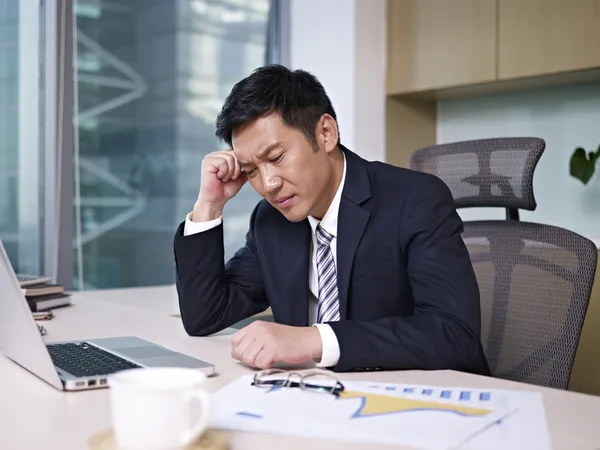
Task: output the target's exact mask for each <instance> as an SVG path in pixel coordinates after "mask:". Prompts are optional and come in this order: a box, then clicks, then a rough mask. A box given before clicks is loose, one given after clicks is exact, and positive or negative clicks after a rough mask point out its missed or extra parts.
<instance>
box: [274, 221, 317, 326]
mask: <svg viewBox="0 0 600 450" xmlns="http://www.w3.org/2000/svg"><path fill="white" fill-rule="evenodd" d="M310 246H311V230H310V224H309V223H308V220H304V221H302V222H295V223H293V222H290V223H289V224H288V227H287V228H286V230H285V231H284V232H283V233H282V235H281V240H280V242H279V250H280V252H281V253H280V259H279V261H280V264H282V266H281V267H280V270H278V272H279V273H281V274H282V279H283V283H284V284H283V286H284V289H285V291H284V292H285V294H284V295H286V297H287V298H286V299H285V302H286V304H288V305H289V308H290V311H289V318H290V325H294V326H300V327H305V326H308V301H309V286H308V268H309V264H310Z"/></svg>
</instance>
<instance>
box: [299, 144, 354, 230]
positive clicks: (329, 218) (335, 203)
mask: <svg viewBox="0 0 600 450" xmlns="http://www.w3.org/2000/svg"><path fill="white" fill-rule="evenodd" d="M342 155H343V156H344V171H343V172H342V180H341V181H340V185H339V186H338V188H337V191H336V193H335V196H334V197H333V200H332V201H331V204H330V205H329V208H328V209H327V212H326V213H325V215H324V216H323V219H322V220H319V219H316V218H314V217H313V216H308V221H309V222H310V226H311V228H312V231H313V233H316V232H317V225H319V224H321V227H322V228H323V229H324V230H325V231H327V232H328V233H329V234H330V235H332V236H334V237H335V236H337V228H338V227H337V224H338V212H339V210H340V201H341V199H342V191H343V190H344V181H345V180H346V155H345V154H344V152H342Z"/></svg>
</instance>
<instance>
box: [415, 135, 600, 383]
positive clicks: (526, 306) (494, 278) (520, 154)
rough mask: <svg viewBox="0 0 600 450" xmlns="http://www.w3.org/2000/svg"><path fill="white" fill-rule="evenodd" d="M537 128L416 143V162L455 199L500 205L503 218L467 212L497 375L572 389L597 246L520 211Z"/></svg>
mask: <svg viewBox="0 0 600 450" xmlns="http://www.w3.org/2000/svg"><path fill="white" fill-rule="evenodd" d="M544 149H545V143H544V141H543V140H541V139H537V138H499V139H484V140H473V141H466V142H458V143H450V144H442V145H435V146H430V147H427V148H423V149H419V150H417V151H416V152H415V153H414V154H413V155H412V157H411V159H410V163H409V167H410V168H412V169H414V170H419V171H423V172H428V173H432V174H435V175H437V176H438V177H439V178H441V179H442V180H443V181H445V182H446V183H447V184H448V186H449V188H450V190H451V192H452V195H453V196H454V199H455V204H456V207H457V208H470V207H500V208H504V209H505V210H506V212H507V213H506V220H478V221H465V222H464V232H463V234H462V236H463V240H464V242H465V244H466V246H467V249H468V251H469V254H470V257H471V261H472V263H473V267H474V269H475V274H476V276H477V281H478V284H479V290H480V295H481V314H482V321H481V340H482V344H483V347H484V351H485V354H486V357H487V359H488V363H489V365H490V369H491V371H492V375H493V376H494V377H497V378H504V379H509V380H514V381H521V382H527V383H531V384H535V385H539V386H547V387H553V388H558V389H567V388H568V384H569V379H570V376H571V370H572V368H573V362H574V359H575V354H576V352H577V346H578V344H579V338H580V335H581V329H582V327H583V323H584V319H585V315H586V312H587V307H588V303H589V299H590V294H591V290H592V284H593V281H594V275H595V272H596V264H597V258H598V249H597V248H596V245H595V244H594V243H593V242H592V241H591V240H589V239H587V238H585V237H583V236H581V235H579V234H577V233H574V232H572V231H570V230H566V229H563V228H560V227H556V226H551V225H546V224H540V223H530V222H524V221H521V220H520V218H519V210H520V209H522V210H529V211H533V210H535V208H536V206H537V204H536V200H535V197H534V194H533V173H534V170H535V167H536V165H537V163H538V161H539V159H540V157H541V155H542V152H543V151H544Z"/></svg>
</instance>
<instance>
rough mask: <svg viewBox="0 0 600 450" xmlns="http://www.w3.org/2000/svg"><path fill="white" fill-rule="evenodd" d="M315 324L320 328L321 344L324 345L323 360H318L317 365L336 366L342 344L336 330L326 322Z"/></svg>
mask: <svg viewBox="0 0 600 450" xmlns="http://www.w3.org/2000/svg"><path fill="white" fill-rule="evenodd" d="M313 326H315V327H317V329H318V330H319V334H320V335H321V344H322V346H323V353H322V354H321V361H318V362H316V366H317V367H331V366H335V365H336V364H337V363H338V361H339V359H340V344H339V342H338V339H337V336H336V335H335V332H334V331H333V329H332V328H331V327H330V326H329V325H326V324H315V325H313Z"/></svg>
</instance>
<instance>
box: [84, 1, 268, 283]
mask: <svg viewBox="0 0 600 450" xmlns="http://www.w3.org/2000/svg"><path fill="white" fill-rule="evenodd" d="M270 3H271V2H270V1H269V0H244V1H241V0H211V1H208V0H182V1H172V0H127V1H117V0H112V1H108V0H95V1H93V2H92V1H83V0H81V1H79V2H77V4H76V7H75V14H76V41H77V46H76V48H77V52H76V56H75V58H76V61H75V64H76V74H77V78H76V81H75V87H76V91H77V92H76V93H77V97H76V106H77V108H78V122H77V127H76V131H77V133H76V142H75V146H74V152H75V158H74V161H75V162H76V163H75V164H74V166H75V167H74V182H75V183H74V184H75V190H74V223H75V227H74V234H75V235H74V261H75V263H74V264H75V267H74V278H75V283H74V287H75V288H83V289H91V288H116V287H129V286H148V285H158V284H168V283H173V282H174V262H173V248H172V242H173V236H174V233H175V230H176V228H177V226H178V224H179V223H180V222H181V221H183V220H184V219H185V216H186V214H187V213H188V212H189V211H190V210H191V208H192V207H193V204H194V201H195V199H196V197H197V194H198V187H199V183H200V166H201V161H202V158H203V157H204V156H205V155H206V154H207V153H210V152H212V151H215V150H219V149H221V148H223V145H222V144H221V143H219V142H218V141H217V140H216V138H215V137H214V131H215V126H214V122H215V118H216V115H217V113H218V111H219V110H220V108H221V105H222V103H223V101H224V99H225V97H226V95H227V94H228V93H229V91H230V89H231V87H232V86H233V84H234V83H235V82H237V81H238V80H239V79H241V78H243V77H244V76H246V75H248V74H249V73H250V72H251V71H252V70H253V69H254V68H256V67H259V66H261V65H263V64H264V63H265V57H266V54H267V45H266V44H267V25H268V22H269V21H268V18H269V11H270ZM77 161H78V163H77ZM258 200H259V198H258V196H257V194H255V193H254V191H253V190H252V189H251V187H250V186H249V185H247V186H245V187H244V189H243V190H242V192H241V193H240V194H239V195H238V196H237V197H236V198H235V199H234V200H233V201H231V202H230V204H228V206H227V207H226V211H225V221H224V225H225V236H226V241H225V249H226V258H229V257H230V256H231V255H232V254H233V253H234V252H235V251H236V250H237V249H238V248H239V247H241V246H242V245H243V243H244V240H245V232H246V230H247V228H248V219H249V215H250V212H251V210H252V209H253V207H254V205H255V204H256V203H257V201H258Z"/></svg>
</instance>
